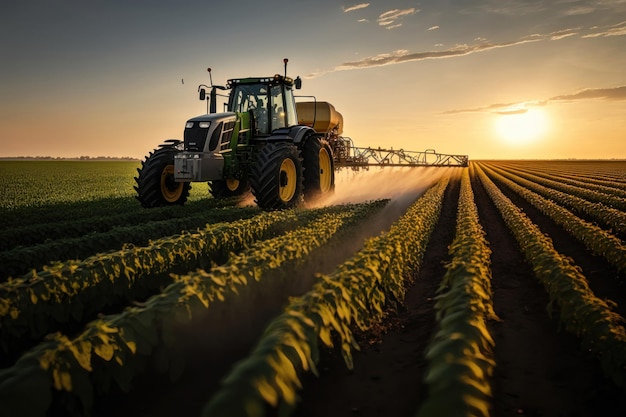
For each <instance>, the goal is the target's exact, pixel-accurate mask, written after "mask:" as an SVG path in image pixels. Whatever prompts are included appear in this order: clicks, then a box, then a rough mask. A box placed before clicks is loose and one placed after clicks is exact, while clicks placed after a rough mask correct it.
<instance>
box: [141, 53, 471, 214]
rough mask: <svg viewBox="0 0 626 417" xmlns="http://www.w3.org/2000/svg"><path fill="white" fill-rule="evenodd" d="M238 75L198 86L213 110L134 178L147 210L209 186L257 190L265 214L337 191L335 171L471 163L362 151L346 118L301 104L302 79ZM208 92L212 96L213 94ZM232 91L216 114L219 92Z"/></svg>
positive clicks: (319, 105) (235, 192)
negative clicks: (348, 133) (346, 128)
mask: <svg viewBox="0 0 626 417" xmlns="http://www.w3.org/2000/svg"><path fill="white" fill-rule="evenodd" d="M287 61H288V60H287V59H285V60H284V65H285V72H284V75H280V74H276V75H274V76H272V77H249V78H234V79H230V80H228V81H227V84H226V86H219V85H213V80H212V78H211V69H210V68H209V69H208V71H209V77H210V80H211V81H210V84H211V85H210V86H207V85H204V84H202V85H200V86H199V87H198V92H199V98H200V100H206V101H207V113H206V114H204V115H201V116H197V117H194V118H192V119H189V120H187V122H186V123H185V131H184V136H183V140H182V141H181V140H176V139H169V140H166V141H165V142H164V143H163V144H162V145H160V146H159V148H157V149H155V150H154V151H153V152H151V153H150V154H149V155H148V156H147V157H146V159H145V160H144V161H143V162H142V166H141V168H138V169H137V171H138V176H137V177H135V181H136V182H137V185H136V186H135V190H136V191H137V198H138V199H139V201H140V202H141V204H142V206H144V207H157V206H165V205H175V204H179V205H182V204H184V203H185V202H186V201H187V197H188V196H189V190H190V189H191V182H208V184H209V191H210V193H211V194H212V195H213V197H215V198H226V197H238V196H243V195H246V194H248V193H249V192H251V193H252V194H253V195H254V198H255V201H256V203H257V205H258V206H259V207H261V208H262V209H263V210H268V211H269V210H282V209H289V208H293V207H296V206H298V205H299V204H301V203H302V202H312V201H314V200H316V199H318V198H320V197H323V196H324V195H328V194H329V193H333V192H334V189H335V169H339V168H343V167H351V168H352V169H362V168H365V169H367V168H368V167H370V166H461V167H467V166H468V157H467V155H446V154H439V153H437V152H435V151H434V150H433V149H429V150H426V151H424V152H414V151H405V150H403V149H396V150H394V149H393V148H391V149H384V148H380V147H379V148H359V147H356V146H354V143H353V142H352V139H350V138H348V137H344V136H342V132H343V116H342V115H341V113H339V112H338V111H337V110H335V107H334V106H333V105H332V104H330V103H328V102H324V101H321V102H318V101H317V100H314V101H304V102H298V103H296V100H295V98H296V96H295V95H294V89H296V90H299V89H300V88H301V86H302V80H301V79H300V77H296V78H295V79H292V78H290V77H288V76H287ZM207 90H208V91H209V92H208V95H207ZM218 90H220V91H228V95H227V96H226V95H225V93H220V94H219V95H220V96H224V97H228V102H227V103H226V108H225V111H224V112H221V113H218V112H217V96H218V93H217V91H218Z"/></svg>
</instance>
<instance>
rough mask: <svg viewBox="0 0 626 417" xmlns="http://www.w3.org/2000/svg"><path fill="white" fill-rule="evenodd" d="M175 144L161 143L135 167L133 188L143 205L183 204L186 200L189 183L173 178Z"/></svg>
mask: <svg viewBox="0 0 626 417" xmlns="http://www.w3.org/2000/svg"><path fill="white" fill-rule="evenodd" d="M176 144H177V143H176V142H174V143H169V144H167V145H161V147H160V148H159V149H156V150H155V151H154V152H151V153H150V155H148V157H147V158H146V160H145V161H143V162H142V163H141V168H137V173H138V176H136V177H135V182H136V183H137V185H136V186H135V190H136V191H137V199H138V200H139V201H140V202H141V205H142V206H143V207H160V206H167V205H175V204H178V205H183V204H185V202H186V201H187V197H189V190H190V189H191V184H190V183H188V182H176V181H175V180H174V155H176V153H177V152H178V150H177V149H176V147H175V145H176Z"/></svg>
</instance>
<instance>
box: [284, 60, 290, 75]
mask: <svg viewBox="0 0 626 417" xmlns="http://www.w3.org/2000/svg"><path fill="white" fill-rule="evenodd" d="M287 62H289V60H288V59H287V58H284V59H283V63H284V64H285V78H287Z"/></svg>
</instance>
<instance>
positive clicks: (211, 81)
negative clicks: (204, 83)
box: [206, 67, 213, 87]
mask: <svg viewBox="0 0 626 417" xmlns="http://www.w3.org/2000/svg"><path fill="white" fill-rule="evenodd" d="M206 70H207V71H209V82H210V84H211V87H213V77H212V76H211V67H209V68H207V69H206Z"/></svg>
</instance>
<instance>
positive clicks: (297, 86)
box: [295, 76, 302, 90]
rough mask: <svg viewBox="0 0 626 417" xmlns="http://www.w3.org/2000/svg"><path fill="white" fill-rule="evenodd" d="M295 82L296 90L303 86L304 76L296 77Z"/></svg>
mask: <svg viewBox="0 0 626 417" xmlns="http://www.w3.org/2000/svg"><path fill="white" fill-rule="evenodd" d="M295 84H296V90H299V89H301V88H302V78H300V76H297V77H296V79H295Z"/></svg>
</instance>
